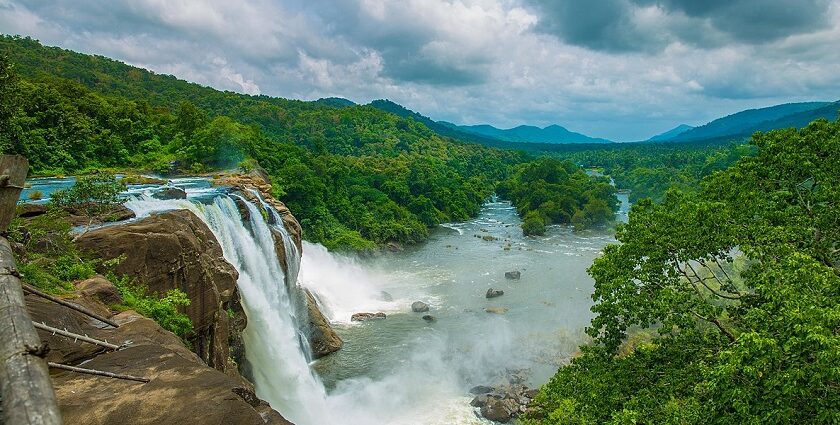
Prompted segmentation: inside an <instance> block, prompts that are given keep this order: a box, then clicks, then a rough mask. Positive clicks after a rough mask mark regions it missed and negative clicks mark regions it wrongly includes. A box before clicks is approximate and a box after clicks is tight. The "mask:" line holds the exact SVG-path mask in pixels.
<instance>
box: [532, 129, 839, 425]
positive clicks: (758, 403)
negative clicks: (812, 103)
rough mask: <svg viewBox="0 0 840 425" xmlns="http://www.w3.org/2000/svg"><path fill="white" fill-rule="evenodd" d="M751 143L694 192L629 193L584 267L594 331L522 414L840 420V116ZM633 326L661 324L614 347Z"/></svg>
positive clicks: (559, 418) (567, 418)
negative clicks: (618, 222)
mask: <svg viewBox="0 0 840 425" xmlns="http://www.w3.org/2000/svg"><path fill="white" fill-rule="evenodd" d="M752 143H753V145H754V146H755V147H756V149H757V151H756V153H755V155H754V156H748V157H745V158H744V159H742V160H740V161H739V162H738V163H737V164H736V165H735V166H733V167H731V168H729V169H727V170H724V171H721V172H719V173H715V174H713V175H711V176H710V177H707V178H706V179H705V180H704V181H703V183H702V185H701V189H700V191H699V192H698V193H695V194H686V193H682V192H680V191H678V190H672V191H670V192H668V193H667V194H666V196H665V198H664V200H663V202H662V203H660V204H654V203H653V202H650V201H649V200H648V201H642V202H640V203H638V204H637V205H635V206H634V207H633V209H632V211H631V213H630V220H629V223H628V224H627V225H625V226H621V227H620V228H619V230H618V233H617V236H616V237H617V239H618V240H619V242H621V244H620V245H612V246H609V247H608V248H607V249H606V250H605V252H604V255H603V256H602V257H600V258H598V259H597V260H596V261H595V263H594V264H593V266H592V267H591V269H590V273H591V274H592V276H593V277H594V278H595V293H594V295H593V299H594V300H595V301H596V305H595V306H594V307H593V311H594V312H595V313H596V314H597V316H596V318H595V319H594V320H593V321H592V326H591V328H590V329H589V330H588V332H589V333H590V335H591V336H592V337H593V338H595V341H596V342H597V343H598V345H597V346H595V347H590V348H587V349H585V351H584V354H583V355H582V356H580V357H579V358H577V359H575V360H574V361H573V362H572V364H571V365H570V366H568V367H565V368H562V369H561V370H560V371H559V372H558V374H557V375H556V376H555V377H554V378H553V379H552V380H551V382H549V383H548V384H547V385H546V386H545V387H544V388H543V390H542V392H541V394H540V396H539V397H538V399H537V403H536V404H537V406H538V409H537V411H536V412H534V413H533V414H532V415H531V422H533V423H546V424H548V423H551V424H554V423H682V424H692V423H698V424H699V423H732V424H740V423H837V422H838V421H840V368H838V366H837V365H838V364H840V249H838V243H840V204H839V203H838V199H840V123H838V122H827V121H825V120H821V121H816V122H814V123H812V124H811V125H810V126H808V127H807V128H805V129H803V130H801V131H796V130H780V131H773V132H769V133H765V134H756V135H755V136H754V137H753V140H752ZM640 329H655V330H656V331H658V332H657V333H658V336H655V337H653V338H652V339H651V340H650V341H648V342H644V343H641V344H638V345H637V346H635V347H630V348H627V347H626V344H628V343H627V342H626V341H627V338H628V335H633V334H634V332H639V330H640ZM622 344H625V347H623V349H622V350H619V348H620V347H622ZM633 348H635V349H633Z"/></svg>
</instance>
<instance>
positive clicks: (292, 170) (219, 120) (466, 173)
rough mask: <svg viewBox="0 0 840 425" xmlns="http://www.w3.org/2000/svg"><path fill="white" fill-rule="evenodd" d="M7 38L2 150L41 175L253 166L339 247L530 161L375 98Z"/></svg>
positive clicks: (446, 212)
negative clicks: (468, 140)
mask: <svg viewBox="0 0 840 425" xmlns="http://www.w3.org/2000/svg"><path fill="white" fill-rule="evenodd" d="M0 46H3V47H5V48H6V49H8V50H7V52H8V53H9V54H10V55H12V56H13V57H14V58H16V59H17V60H18V61H20V62H19V64H20V66H18V67H17V68H18V69H19V70H21V72H22V74H21V75H22V76H21V78H18V77H17V76H16V75H15V72H14V70H13V67H12V66H11V64H10V63H9V61H8V60H7V59H3V61H2V70H3V73H2V76H3V78H2V79H0V83H2V87H0V89H2V90H0V94H2V96H3V98H4V104H3V108H4V109H3V111H2V116H0V118H2V121H0V124H2V125H3V126H4V128H6V127H7V128H9V129H10V130H9V131H6V132H4V139H3V144H2V148H3V152H9V153H19V154H22V155H25V156H27V158H29V161H30V164H31V170H32V171H33V172H35V173H37V174H44V175H63V174H71V173H72V174H79V173H86V172H89V171H94V170H100V169H103V168H106V169H107V168H111V169H124V168H135V169H139V170H148V171H152V172H158V173H164V174H167V173H169V174H171V173H200V172H211V171H213V170H219V169H232V168H233V169H235V168H237V167H238V166H245V167H252V166H253V165H254V163H256V164H259V165H260V166H262V167H263V168H265V169H266V170H267V171H268V173H269V174H270V176H271V177H272V182H273V184H274V185H273V187H274V191H275V195H277V196H278V197H279V198H281V199H283V201H285V202H286V203H287V204H288V206H289V207H290V208H291V209H292V210H293V211H294V212H295V214H296V215H297V216H298V218H299V219H300V221H301V224H302V225H303V227H304V230H305V235H306V237H307V238H308V239H310V240H313V241H316V242H321V243H324V244H325V245H326V246H328V247H329V248H347V249H368V248H373V247H375V246H376V245H379V244H383V243H385V242H387V241H399V242H408V243H411V242H418V241H421V240H424V239H425V238H426V236H427V235H428V228H429V227H430V226H434V225H437V224H439V223H441V222H444V221H456V220H465V219H467V218H469V217H471V216H474V215H475V214H476V213H478V210H479V208H480V207H481V204H482V203H483V202H484V200H485V199H486V198H487V197H489V196H490V194H492V192H493V190H494V185H495V183H496V182H497V181H499V180H500V179H502V178H504V177H505V176H506V175H507V172H508V168H509V167H510V166H511V165H512V164H516V163H519V162H522V161H524V160H526V157H525V156H524V155H523V154H521V153H516V152H511V151H502V150H497V149H490V148H486V147H482V146H480V145H476V144H465V143H461V142H459V141H456V140H452V139H447V138H443V137H441V136H439V135H437V134H435V133H434V132H432V131H431V130H429V129H428V128H427V127H426V126H424V125H422V124H421V123H418V122H416V121H414V120H412V119H410V118H409V119H406V118H400V117H398V116H396V115H393V114H390V113H387V112H383V111H381V110H379V109H376V108H373V107H367V106H353V107H347V108H344V107H331V106H325V105H323V104H321V103H315V102H298V101H288V100H284V99H275V98H268V97H264V96H257V97H254V96H246V95H241V94H236V93H228V92H219V91H215V90H212V89H209V88H205V87H200V86H197V85H195V84H189V83H186V82H183V81H179V80H176V79H174V78H171V77H167V76H159V75H155V74H152V73H149V72H147V71H141V70H137V69H135V68H131V67H128V66H127V65H124V64H121V63H119V62H116V61H111V60H108V59H105V58H97V57H90V56H85V55H79V54H77V53H73V52H68V51H64V50H61V49H53V48H45V47H43V46H40V45H39V44H38V43H37V42H34V41H32V40H28V39H15V38H10V37H4V38H2V43H0ZM45 64H49V65H51V66H46V67H44V68H41V67H40V66H44V65H45ZM132 70H133V71H134V72H132ZM160 93H167V94H169V96H160ZM6 99H8V101H6ZM193 101H195V102H193Z"/></svg>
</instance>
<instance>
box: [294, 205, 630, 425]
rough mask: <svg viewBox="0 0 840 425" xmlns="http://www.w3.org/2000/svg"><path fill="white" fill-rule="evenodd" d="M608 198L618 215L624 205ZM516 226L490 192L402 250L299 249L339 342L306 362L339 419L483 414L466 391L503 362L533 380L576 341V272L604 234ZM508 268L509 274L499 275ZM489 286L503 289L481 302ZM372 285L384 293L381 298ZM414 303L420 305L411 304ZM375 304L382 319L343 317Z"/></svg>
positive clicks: (587, 284)
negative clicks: (473, 211) (479, 205)
mask: <svg viewBox="0 0 840 425" xmlns="http://www.w3.org/2000/svg"><path fill="white" fill-rule="evenodd" d="M619 199H620V200H621V210H620V211H619V213H618V219H619V220H621V221H623V220H626V214H627V209H628V208H629V204H628V202H627V197H626V195H619ZM519 225H520V220H519V217H518V215H517V214H516V210H515V209H514V208H513V207H512V206H511V205H510V203H508V202H506V201H495V202H489V203H487V204H486V205H485V206H484V208H483V209H482V211H481V213H480V214H479V216H478V217H476V218H475V219H473V220H470V221H468V222H464V223H452V224H446V225H443V226H440V227H439V228H437V229H435V230H433V231H432V234H431V237H430V238H429V240H428V241H427V242H426V243H424V244H421V245H418V246H415V247H411V248H408V249H406V250H405V251H404V252H401V253H391V254H385V255H381V256H378V257H375V258H370V259H363V260H351V259H348V258H343V257H340V256H335V255H331V254H329V253H327V252H326V250H324V249H323V248H322V247H320V246H316V245H312V244H307V245H306V246H305V247H304V255H303V260H302V266H301V275H300V279H299V282H300V283H301V284H302V285H303V286H306V287H309V288H310V289H312V290H314V291H315V292H317V293H318V294H319V295H320V296H321V299H322V301H323V303H324V304H325V305H326V307H327V308H326V309H325V310H327V311H326V313H327V314H328V316H329V317H330V319H331V320H332V321H333V322H334V323H335V324H337V326H336V330H337V331H338V333H339V335H340V336H341V337H342V339H344V341H345V344H344V347H343V348H342V349H341V350H340V351H338V352H336V353H333V354H332V355H330V356H327V357H325V358H323V359H321V360H318V361H316V362H315V363H314V364H313V367H314V369H315V370H316V371H317V372H318V374H319V375H320V377H321V378H322V380H323V382H324V384H325V386H326V387H327V389H328V390H329V394H330V398H331V399H332V400H334V401H335V402H336V405H335V406H334V408H336V409H341V410H342V411H344V412H347V415H348V416H347V417H348V418H350V417H352V418H353V419H354V420H353V421H348V422H347V423H399V424H403V423H404V424H414V423H424V424H478V423H484V422H482V420H481V419H479V418H477V417H476V415H475V414H474V412H473V409H472V408H471V407H470V406H469V401H470V398H471V397H470V396H469V394H468V390H469V388H471V387H472V386H475V385H484V384H492V383H494V381H496V380H498V379H499V378H500V376H501V375H504V374H505V371H506V370H507V369H525V370H526V371H527V372H528V377H529V384H530V385H532V386H537V385H540V384H543V383H545V382H546V381H547V379H548V378H549V377H550V376H551V375H553V373H554V372H555V371H556V370H557V367H558V366H559V365H561V364H564V363H565V362H566V361H568V359H569V357H570V356H571V355H572V354H574V353H575V351H576V350H577V347H578V345H579V344H580V343H582V342H584V341H586V337H585V334H584V332H583V330H584V328H585V327H586V326H587V325H588V324H589V321H590V320H591V319H592V313H591V312H590V310H589V308H590V306H591V305H592V300H591V298H590V297H591V294H592V289H593V286H592V285H593V281H592V279H591V278H590V277H589V276H588V274H587V273H586V269H587V268H588V267H589V265H590V264H591V263H592V261H593V260H594V259H595V257H597V256H598V255H599V252H600V251H601V249H602V248H603V247H604V246H605V245H606V244H608V243H611V242H614V239H613V237H612V232H611V231H609V230H606V229H605V230H588V231H583V232H573V231H572V230H571V229H570V228H568V227H565V226H551V227H549V230H548V232H547V234H546V235H545V236H544V237H536V238H534V237H523V236H522V231H521V228H520V227H519ZM513 270H518V271H520V272H521V278H520V279H518V280H509V279H506V278H505V272H506V271H513ZM489 288H493V289H499V290H503V291H504V295H502V296H500V297H496V298H492V299H487V298H486V297H485V294H486V292H487V290H488V289H489ZM381 291H386V292H387V293H388V294H390V295H391V296H392V297H393V299H394V301H393V302H383V301H381V297H380V296H379V294H381ZM413 301H423V302H426V303H428V304H429V305H430V311H429V312H428V313H413V312H411V308H410V304H411V303H412V302H413ZM490 307H496V308H504V309H507V312H506V313H504V314H493V313H488V312H486V311H485V309H486V308H490ZM377 311H383V312H385V313H386V314H388V317H387V319H384V320H370V321H365V322H357V323H351V322H350V315H351V314H352V313H355V312H377ZM424 314H430V315H432V316H434V317H435V320H434V321H433V322H427V321H425V320H423V319H422V318H421V317H422V316H423V315H424ZM365 421H370V422H365Z"/></svg>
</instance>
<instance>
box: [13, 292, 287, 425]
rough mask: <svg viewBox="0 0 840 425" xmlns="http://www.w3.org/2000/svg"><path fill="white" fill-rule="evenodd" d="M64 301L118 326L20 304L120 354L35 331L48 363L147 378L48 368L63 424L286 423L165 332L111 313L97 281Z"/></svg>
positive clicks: (50, 306)
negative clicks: (118, 346) (45, 348)
mask: <svg viewBox="0 0 840 425" xmlns="http://www.w3.org/2000/svg"><path fill="white" fill-rule="evenodd" d="M77 288H79V290H77V291H76V293H75V294H73V296H72V297H70V298H68V300H70V301H72V302H74V303H76V304H79V305H82V306H84V307H86V308H88V309H91V310H93V311H95V312H97V313H99V314H101V315H103V316H106V317H109V318H110V319H111V320H113V321H115V322H117V323H118V324H119V325H120V327H119V328H116V329H114V328H110V327H107V326H104V325H103V324H102V323H100V322H98V321H96V320H94V319H91V318H89V317H87V316H84V315H82V314H80V313H77V312H75V311H73V310H71V309H69V308H67V307H64V306H61V305H58V304H54V303H51V302H48V301H46V300H43V299H41V298H38V297H35V296H32V295H29V296H27V297H26V305H27V308H28V310H29V313H30V315H31V316H32V318H33V320H34V321H37V322H45V323H46V324H48V325H51V326H54V327H59V328H67V329H68V330H70V331H72V332H75V333H80V334H86V335H88V336H91V337H93V338H97V339H100V340H107V341H109V342H111V343H115V344H126V346H125V348H122V349H121V350H119V351H110V352H105V350H104V349H102V348H100V347H98V346H95V345H92V344H88V343H78V342H74V341H73V340H72V339H67V338H64V337H62V336H58V335H53V334H52V333H50V332H44V331H40V330H39V331H38V333H39V336H40V337H41V340H42V341H43V342H45V343H46V344H47V346H48V347H49V348H50V351H49V352H48V354H47V359H48V360H50V361H55V362H60V363H65V364H76V365H78V364H79V363H81V362H84V364H83V365H82V366H83V367H85V368H88V369H95V370H102V371H107V372H114V373H120V374H127V375H132V376H139V377H143V378H147V379H149V380H150V381H149V382H148V383H142V382H135V381H127V380H120V379H113V378H106V377H101V376H94V375H83V374H78V373H73V372H65V371H55V370H54V371H53V372H52V374H51V378H52V381H53V386H54V387H55V390H56V395H57V398H58V403H59V407H60V409H61V413H62V416H63V418H64V422H65V423H68V424H91V425H96V424H102V425H105V424H109V425H111V424H123V423H124V424H128V423H130V424H143V425H145V424H149V425H151V424H179V425H199V424H208V423H212V424H253V425H261V424H275V425H290V423H289V422H288V421H286V420H285V419H284V418H283V417H282V416H281V415H280V414H279V413H277V412H276V411H274V410H273V409H271V407H270V406H269V405H268V403H266V402H264V401H262V400H260V399H259V398H257V397H256V395H255V394H254V391H253V388H252V387H251V386H249V385H248V384H247V383H243V382H241V381H240V380H237V379H234V378H232V377H230V376H227V375H225V374H224V373H222V372H219V371H217V370H214V369H212V368H210V367H208V366H206V365H205V364H204V362H203V361H202V360H201V359H199V358H198V356H196V355H195V354H194V353H192V352H190V351H189V350H188V349H187V348H186V347H185V346H184V345H183V343H182V342H181V340H179V339H178V337H176V336H175V335H173V334H172V333H170V332H168V331H165V330H163V329H162V328H161V327H160V326H158V325H157V323H155V322H154V321H152V320H151V319H147V318H145V317H142V316H140V315H138V314H137V313H135V312H134V311H130V310H129V311H125V312H122V313H119V314H117V315H114V314H113V312H112V311H110V310H109V308H108V307H107V306H106V304H105V302H103V300H108V299H110V297H112V296H113V294H114V293H115V292H116V291H115V288H114V287H113V285H111V284H110V282H108V281H107V280H105V279H104V278H102V277H97V278H94V279H92V280H89V281H85V282H83V283H80V284H77Z"/></svg>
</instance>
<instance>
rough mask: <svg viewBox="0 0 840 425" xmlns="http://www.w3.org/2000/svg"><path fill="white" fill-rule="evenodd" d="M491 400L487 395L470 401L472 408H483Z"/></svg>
mask: <svg viewBox="0 0 840 425" xmlns="http://www.w3.org/2000/svg"><path fill="white" fill-rule="evenodd" d="M489 399H490V396H488V395H487V394H479V395H477V396H475V397H474V398H473V399H472V401H470V406H472V407H482V406H484V405H485V404H487V400H489Z"/></svg>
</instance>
